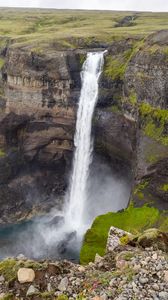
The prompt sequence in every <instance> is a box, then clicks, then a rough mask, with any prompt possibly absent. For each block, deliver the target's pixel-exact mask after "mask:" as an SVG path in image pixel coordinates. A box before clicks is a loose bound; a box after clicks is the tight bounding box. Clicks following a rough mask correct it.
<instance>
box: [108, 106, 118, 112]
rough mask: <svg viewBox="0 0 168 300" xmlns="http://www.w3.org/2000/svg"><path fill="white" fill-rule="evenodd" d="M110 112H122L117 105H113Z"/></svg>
mask: <svg viewBox="0 0 168 300" xmlns="http://www.w3.org/2000/svg"><path fill="white" fill-rule="evenodd" d="M110 111H111V112H113V113H118V112H120V109H119V107H118V106H117V105H112V106H111V107H110Z"/></svg>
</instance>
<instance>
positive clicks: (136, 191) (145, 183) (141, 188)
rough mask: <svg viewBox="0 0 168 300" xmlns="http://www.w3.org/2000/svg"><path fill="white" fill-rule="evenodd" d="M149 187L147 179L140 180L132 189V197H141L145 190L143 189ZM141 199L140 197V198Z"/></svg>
mask: <svg viewBox="0 0 168 300" xmlns="http://www.w3.org/2000/svg"><path fill="white" fill-rule="evenodd" d="M148 185H149V180H148V179H144V180H142V181H141V182H140V183H139V184H138V185H137V186H136V187H135V189H134V195H138V194H139V195H140V197H141V196H142V193H143V191H144V190H145V188H146V187H147V186H148ZM141 198H142V197H141Z"/></svg>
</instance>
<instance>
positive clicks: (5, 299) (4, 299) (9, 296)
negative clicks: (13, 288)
mask: <svg viewBox="0 0 168 300" xmlns="http://www.w3.org/2000/svg"><path fill="white" fill-rule="evenodd" d="M12 299H13V294H11V293H8V294H6V295H5V296H3V297H1V300H12Z"/></svg>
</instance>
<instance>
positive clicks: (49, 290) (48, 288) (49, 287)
mask: <svg viewBox="0 0 168 300" xmlns="http://www.w3.org/2000/svg"><path fill="white" fill-rule="evenodd" d="M47 291H48V292H49V293H50V292H51V291H52V286H51V283H50V282H49V283H48V284H47Z"/></svg>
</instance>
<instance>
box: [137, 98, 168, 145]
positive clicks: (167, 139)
mask: <svg viewBox="0 0 168 300" xmlns="http://www.w3.org/2000/svg"><path fill="white" fill-rule="evenodd" d="M139 112H140V117H141V120H142V124H143V131H144V134H145V135H146V136H148V137H150V138H152V139H154V140H155V141H157V142H159V143H161V144H162V145H164V146H168V136H167V134H166V133H165V130H166V127H167V126H168V110H166V109H160V108H154V107H152V106H151V105H150V104H148V103H142V104H141V105H140V107H139Z"/></svg>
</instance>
